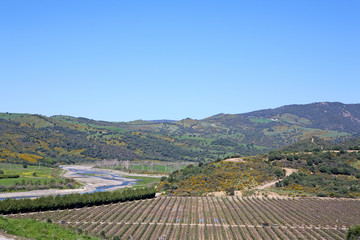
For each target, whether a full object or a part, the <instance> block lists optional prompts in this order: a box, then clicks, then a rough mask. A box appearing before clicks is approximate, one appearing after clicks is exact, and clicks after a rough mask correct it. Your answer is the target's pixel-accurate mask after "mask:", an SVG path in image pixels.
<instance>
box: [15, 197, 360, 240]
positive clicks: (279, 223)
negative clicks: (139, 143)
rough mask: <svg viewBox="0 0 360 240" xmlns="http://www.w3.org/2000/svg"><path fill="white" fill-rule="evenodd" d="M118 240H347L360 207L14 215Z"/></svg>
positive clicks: (243, 201) (239, 202)
mask: <svg viewBox="0 0 360 240" xmlns="http://www.w3.org/2000/svg"><path fill="white" fill-rule="evenodd" d="M9 217H13V218H35V219H38V220H41V221H45V220H48V219H51V220H52V222H55V223H59V224H63V225H67V226H72V227H75V228H77V229H81V230H83V231H87V232H88V233H89V234H93V235H103V236H104V234H105V235H106V236H107V237H108V238H113V237H116V238H118V239H129V238H130V237H132V239H194V240H197V239H344V238H345V233H346V230H347V228H348V227H349V226H351V225H354V224H359V223H360V201H359V200H351V199H349V200H345V199H319V198H297V199H278V198H250V197H249V198H238V197H159V198H156V199H149V200H140V201H132V202H125V203H117V204H110V205H104V206H96V207H89V208H80V209H71V210H59V211H47V212H36V213H25V214H16V215H15V214H14V215H9Z"/></svg>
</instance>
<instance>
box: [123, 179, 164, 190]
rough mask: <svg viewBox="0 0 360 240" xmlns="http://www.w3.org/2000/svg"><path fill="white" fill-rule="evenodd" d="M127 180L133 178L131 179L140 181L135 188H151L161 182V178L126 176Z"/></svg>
mask: <svg viewBox="0 0 360 240" xmlns="http://www.w3.org/2000/svg"><path fill="white" fill-rule="evenodd" d="M125 178H131V179H138V180H140V181H138V182H137V183H136V185H134V186H133V187H134V188H142V187H149V186H152V185H156V184H158V183H159V182H160V178H156V177H135V176H126V177H125Z"/></svg>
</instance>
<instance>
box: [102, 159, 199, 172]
mask: <svg viewBox="0 0 360 240" xmlns="http://www.w3.org/2000/svg"><path fill="white" fill-rule="evenodd" d="M127 164H128V166H127V167H125V166H126V162H124V161H119V162H117V163H113V162H111V161H109V162H103V163H98V164H97V165H96V167H99V168H110V169H115V170H120V171H125V172H135V173H146V174H151V173H153V174H169V173H172V172H173V171H176V170H181V169H183V168H185V167H186V166H188V165H189V164H196V163H193V162H178V163H175V162H165V161H155V160H144V161H129V162H127Z"/></svg>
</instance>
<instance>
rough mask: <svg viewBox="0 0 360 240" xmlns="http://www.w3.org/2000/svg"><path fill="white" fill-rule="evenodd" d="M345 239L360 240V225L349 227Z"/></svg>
mask: <svg viewBox="0 0 360 240" xmlns="http://www.w3.org/2000/svg"><path fill="white" fill-rule="evenodd" d="M346 239H348V240H357V239H360V225H355V226H352V227H350V228H349V230H348V231H347V233H346Z"/></svg>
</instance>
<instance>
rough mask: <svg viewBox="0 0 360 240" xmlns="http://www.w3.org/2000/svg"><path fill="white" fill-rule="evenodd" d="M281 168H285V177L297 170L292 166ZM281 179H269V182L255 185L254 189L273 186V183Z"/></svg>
mask: <svg viewBox="0 0 360 240" xmlns="http://www.w3.org/2000/svg"><path fill="white" fill-rule="evenodd" d="M282 169H285V177H287V176H289V175H291V174H292V173H294V172H298V169H294V168H282ZM281 180H282V179H278V180H274V181H270V182H267V183H265V184H262V185H259V186H256V187H255V188H254V189H257V190H261V189H266V188H270V187H274V186H275V184H276V183H277V182H280V181H281Z"/></svg>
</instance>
